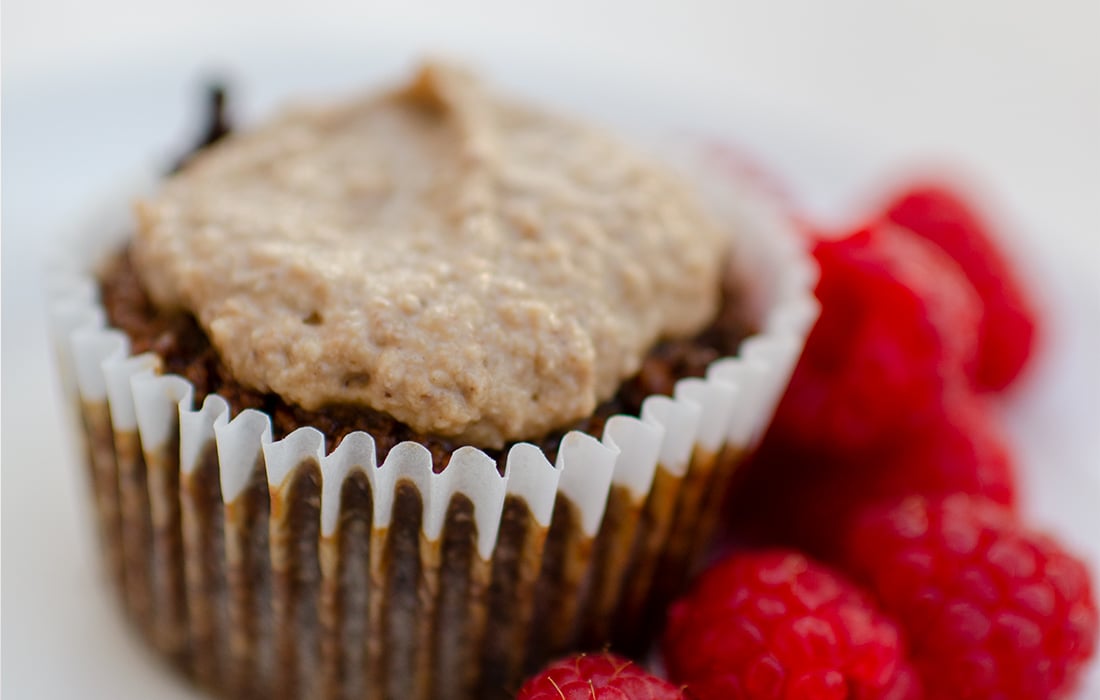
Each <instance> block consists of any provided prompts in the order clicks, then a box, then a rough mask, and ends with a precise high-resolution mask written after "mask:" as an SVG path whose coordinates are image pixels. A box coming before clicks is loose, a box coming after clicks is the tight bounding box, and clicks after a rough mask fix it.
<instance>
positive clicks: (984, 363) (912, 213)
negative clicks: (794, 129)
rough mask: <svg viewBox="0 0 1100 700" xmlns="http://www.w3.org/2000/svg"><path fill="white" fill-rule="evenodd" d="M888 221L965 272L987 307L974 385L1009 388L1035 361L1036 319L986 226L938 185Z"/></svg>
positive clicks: (890, 212)
mask: <svg viewBox="0 0 1100 700" xmlns="http://www.w3.org/2000/svg"><path fill="white" fill-rule="evenodd" d="M884 218H885V219H886V220H888V221H891V222H893V223H895V224H897V225H899V226H904V227H905V228H907V229H909V230H911V231H914V232H915V233H916V234H917V235H919V236H921V237H923V238H925V239H926V240H929V241H932V242H933V243H935V244H936V245H938V246H939V247H940V248H941V249H943V251H944V252H946V253H947V254H948V255H950V256H951V257H952V258H953V259H954V260H955V262H956V263H957V264H958V265H959V267H960V268H961V269H962V271H963V273H964V274H965V275H966V277H967V278H968V279H969V280H970V283H971V284H972V285H973V287H974V289H976V290H977V292H978V295H979V297H981V302H982V318H981V331H980V335H979V340H978V362H977V364H976V366H975V368H974V371H973V373H972V375H973V377H972V378H973V381H974V385H975V386H976V387H977V388H979V389H984V390H997V389H1003V388H1004V387H1006V386H1008V384H1009V383H1010V382H1012V380H1013V379H1014V378H1015V377H1016V376H1017V375H1018V374H1019V373H1020V371H1021V370H1022V369H1023V367H1024V365H1025V364H1026V362H1027V359H1028V357H1029V356H1030V355H1031V350H1032V346H1033V345H1034V340H1035V313H1034V311H1033V308H1032V304H1031V302H1030V300H1029V299H1028V298H1027V295H1026V294H1025V293H1024V289H1023V286H1022V285H1021V284H1020V282H1019V280H1018V279H1017V278H1016V276H1015V275H1014V274H1013V270H1012V268H1011V266H1010V265H1009V263H1008V261H1007V260H1006V259H1005V257H1004V255H1003V254H1002V253H1001V251H1000V250H998V248H997V246H996V244H995V243H994V239H993V237H992V236H991V235H990V234H989V230H988V228H987V227H986V225H985V223H984V222H983V221H982V220H981V219H980V218H979V217H978V215H977V214H976V213H975V212H974V211H973V210H972V209H971V208H970V207H969V206H967V205H966V204H965V203H964V202H963V201H962V200H961V199H960V198H959V197H958V196H957V195H956V194H954V193H952V192H951V191H949V190H947V189H945V188H943V187H941V186H938V185H932V184H928V185H920V186H917V187H913V188H911V189H910V190H908V191H907V192H905V193H903V194H902V195H900V196H899V197H898V198H897V199H895V200H894V202H893V203H892V204H890V206H889V207H887V208H886V212H885V215H884Z"/></svg>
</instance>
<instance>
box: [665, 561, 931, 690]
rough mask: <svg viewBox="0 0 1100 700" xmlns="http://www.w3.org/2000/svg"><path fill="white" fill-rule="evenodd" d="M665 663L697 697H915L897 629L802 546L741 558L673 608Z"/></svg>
mask: <svg viewBox="0 0 1100 700" xmlns="http://www.w3.org/2000/svg"><path fill="white" fill-rule="evenodd" d="M664 652H665V661H666V663H667V664H668V669H669V673H670V675H671V676H672V678H673V679H675V680H678V681H682V682H684V683H687V685H688V688H687V689H688V694H689V695H690V696H691V697H693V698H697V699H698V700H711V699H714V700H757V699H763V698H769V699H770V698H776V699H782V700H786V699H790V700H793V699H795V698H800V699H805V700H832V699H835V700H847V699H848V698H860V699H861V700H873V699H878V698H889V699H890V700H902V699H904V698H916V697H918V696H919V694H918V686H917V681H916V677H915V674H913V672H912V671H911V669H910V668H909V666H908V665H907V663H906V662H905V661H904V657H903V650H902V641H901V635H900V633H899V632H898V628H897V626H896V625H895V624H894V623H893V622H891V621H890V620H888V619H886V618H885V617H883V616H882V615H881V614H880V613H879V612H878V611H877V610H876V609H875V607H874V605H873V604H872V603H871V600H870V598H869V597H868V596H866V595H865V594H864V593H862V592H861V591H860V590H859V589H857V588H856V587H855V586H854V585H853V584H851V583H849V582H848V581H846V580H845V579H844V578H842V577H841V576H840V575H839V574H836V573H834V572H833V571H832V570H830V569H828V568H826V567H825V566H823V565H820V564H817V563H815V562H812V561H811V560H809V559H808V558H806V557H805V556H804V555H802V554H799V553H797V552H791V551H784V550H772V551H764V552H754V553H744V554H737V555H734V556H732V557H730V558H728V559H726V560H725V561H723V562H721V563H720V564H718V565H716V566H714V567H712V568H711V569H709V570H708V571H706V572H704V573H703V575H702V576H701V577H700V579H699V580H698V581H697V582H696V583H695V585H694V587H693V589H692V590H691V591H690V592H689V593H688V595H687V596H686V597H685V598H683V599H681V600H680V601H678V602H676V603H675V604H673V606H672V608H670V610H669V615H668V626H667V629H666V630H665V636H664Z"/></svg>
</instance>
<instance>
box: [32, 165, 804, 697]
mask: <svg viewBox="0 0 1100 700" xmlns="http://www.w3.org/2000/svg"><path fill="white" fill-rule="evenodd" d="M725 188H726V189H725V190H724V193H725V195H726V196H728V195H729V192H731V191H738V189H737V188H740V190H741V191H744V189H745V185H743V184H738V185H735V186H731V185H730V184H729V183H728V181H727V182H726V184H725ZM124 201H125V200H123V199H121V198H120V199H119V200H118V202H119V203H120V204H121V203H123V202H124ZM730 216H734V217H736V218H733V219H731V221H734V222H736V223H735V224H734V226H735V228H736V230H737V231H738V232H739V234H740V236H739V238H738V241H737V243H738V258H737V265H738V266H739V267H738V269H737V271H736V272H735V275H736V277H737V279H739V280H740V281H741V282H742V284H743V286H744V288H745V290H746V296H745V303H746V307H747V309H748V312H749V313H750V316H751V318H752V320H753V322H754V323H755V324H756V327H758V328H760V329H761V330H760V332H759V333H758V334H756V335H754V336H752V337H750V338H748V339H746V340H745V341H744V343H743V344H742V346H741V348H740V352H739V354H738V356H737V357H733V358H724V359H722V360H719V361H717V362H715V363H713V364H712V365H711V366H710V367H709V369H708V372H707V375H706V377H704V378H691V379H683V380H681V381H680V382H678V383H677V384H676V389H675V392H674V396H672V397H665V396H652V397H649V398H648V399H647V400H646V401H645V402H644V404H643V406H642V410H641V414H640V416H639V417H637V418H634V417H629V416H613V417H611V418H610V419H609V420H608V421H607V422H606V425H605V429H604V432H603V434H602V435H601V436H600V437H599V439H597V438H596V437H594V436H591V435H586V434H584V433H580V432H576V431H574V432H571V433H568V434H567V435H566V436H565V437H564V438H563V440H562V441H561V445H560V448H559V451H558V455H557V458H556V460H555V462H554V463H551V462H550V461H549V460H548V459H547V457H546V455H545V454H544V453H543V452H542V451H541V450H540V449H539V448H538V447H535V446H534V445H531V444H526V443H521V444H517V445H515V446H513V447H512V448H511V450H510V451H509V452H508V454H507V457H506V460H505V467H504V470H503V474H501V473H499V472H498V470H497V465H496V462H495V461H494V460H493V459H491V458H490V457H488V456H487V455H486V454H485V453H483V452H482V451H480V450H478V449H475V448H472V447H462V448H459V449H457V450H455V451H454V452H453V453H452V454H451V455H450V458H449V461H448V462H447V467H446V468H445V469H444V470H442V471H441V472H439V473H436V472H434V471H433V468H432V458H431V455H430V453H429V452H428V450H427V449H426V448H424V447H423V446H421V445H419V444H416V443H411V442H406V443H401V444H399V445H397V446H395V447H394V448H393V449H391V450H390V452H389V453H388V455H387V456H386V459H385V461H384V462H382V463H381V464H379V463H378V460H377V454H376V450H375V445H374V440H373V439H372V438H371V436H369V435H367V434H365V433H353V434H351V435H348V436H347V437H346V438H344V440H343V441H342V442H341V443H340V445H339V446H338V447H336V449H334V450H331V451H329V446H328V445H326V441H325V436H324V435H323V434H322V433H321V432H320V431H318V430H316V429H314V428H311V427H303V428H300V429H298V430H295V431H294V432H293V433H291V434H290V435H288V436H286V437H285V438H284V439H282V440H278V441H273V440H272V433H271V421H270V419H269V417H268V416H267V415H265V414H264V413H262V412H259V411H256V410H252V409H247V410H243V411H241V412H240V413H239V414H237V415H236V416H232V415H230V409H229V406H228V404H227V403H226V401H225V400H224V399H222V398H221V397H219V396H216V395H211V396H208V397H206V398H205V400H204V401H203V402H202V404H201V406H195V405H194V394H195V392H194V388H193V387H192V386H191V385H190V383H188V382H187V381H186V380H185V379H183V378H181V377H177V376H171V375H163V374H161V368H160V362H159V360H158V358H156V357H155V356H153V355H149V354H144V355H136V356H135V355H133V354H131V352H130V347H129V342H128V339H127V338H126V336H125V335H124V334H123V333H121V332H120V331H117V330H114V329H111V328H108V327H107V326H106V324H105V321H104V318H105V314H104V311H103V308H102V307H101V306H100V304H99V302H98V300H97V298H96V284H95V282H94V278H93V277H92V274H93V273H92V270H94V267H95V262H96V261H98V260H101V259H103V258H104V257H105V256H106V255H108V254H109V253H110V252H111V251H112V250H114V249H116V247H117V241H111V240H107V239H106V238H104V237H103V236H102V235H98V236H97V235H96V232H102V231H107V232H114V233H117V232H118V231H125V230H126V227H127V226H128V224H126V223H124V221H125V217H121V218H120V215H119V211H118V210H114V211H111V212H109V213H108V215H107V218H103V217H100V219H99V220H95V221H93V222H91V224H90V225H88V226H85V227H84V230H83V231H81V234H82V235H84V236H85V241H88V240H89V239H91V240H92V245H93V247H92V251H93V252H91V253H87V249H83V251H82V252H80V253H73V252H70V253H69V254H68V257H67V258H66V259H65V260H66V262H65V263H64V264H62V265H60V266H59V269H58V271H55V274H54V275H53V279H52V281H51V284H50V296H51V299H52V301H51V316H52V318H53V322H54V323H53V325H54V330H55V336H56V338H57V341H58V343H57V346H58V356H59V364H60V371H61V376H62V384H63V386H65V388H66V389H67V390H68V392H69V393H70V396H71V399H72V403H73V405H74V406H75V407H76V408H77V411H76V413H75V415H76V416H78V417H79V419H78V424H79V426H80V428H81V430H80V432H81V433H82V434H83V435H84V437H85V440H86V450H85V452H86V454H87V460H86V461H87V463H88V465H89V473H90V476H91V486H92V491H93V494H94V499H95V505H96V513H97V518H98V527H99V530H100V535H101V539H102V541H103V544H104V549H105V553H106V560H107V568H108V571H109V572H110V576H111V578H112V580H113V581H114V582H115V583H116V584H117V588H118V590H119V591H120V593H121V597H122V600H123V603H124V607H125V609H126V611H127V612H128V614H129V616H130V617H131V618H132V620H133V621H134V623H135V624H136V626H137V627H138V629H139V630H140V631H141V632H142V633H143V634H144V635H145V636H146V637H147V638H148V639H149V640H150V641H151V643H152V644H154V645H155V646H156V648H157V649H158V650H160V651H161V652H162V653H163V654H165V655H166V656H168V657H169V658H171V659H172V660H173V661H174V662H175V663H176V664H177V665H178V666H179V667H180V668H182V669H184V670H185V672H186V673H188V674H189V675H190V676H191V677H193V678H194V679H196V680H197V681H198V682H199V683H200V684H202V685H203V686H206V687H208V688H211V689H213V690H215V691H217V692H219V693H220V694H222V695H224V696H226V697H239V698H250V697H264V698H267V697H274V698H351V697H355V698H362V697H367V698H428V697H432V698H470V697H510V696H511V694H512V693H514V692H515V690H516V689H517V687H518V684H519V681H520V680H521V678H522V676H523V673H524V672H525V671H528V670H530V669H532V668H534V667H537V666H539V665H541V664H542V663H543V662H545V661H546V660H547V659H548V658H549V657H550V656H551V655H553V654H557V653H561V652H563V651H565V650H568V649H574V648H590V647H600V646H603V645H605V644H606V643H607V642H608V641H609V640H610V639H611V638H612V637H614V638H615V640H616V643H617V644H619V645H621V646H622V647H623V648H624V649H628V650H629V649H634V650H637V649H638V648H639V647H640V645H641V644H642V643H643V640H644V639H645V635H646V633H647V630H648V629H649V626H650V625H651V624H652V623H653V622H654V620H655V619H656V617H655V614H656V612H658V611H659V610H660V609H661V607H662V606H663V604H664V603H665V602H667V600H668V599H669V597H670V596H671V595H674V594H675V593H676V592H677V591H678V590H679V589H680V587H681V586H682V585H683V582H684V580H685V578H686V576H688V575H689V574H690V573H691V571H692V570H693V567H694V566H695V564H696V562H697V561H698V559H699V557H700V556H701V554H702V553H703V549H704V547H705V542H706V541H707V539H708V535H709V533H710V532H711V531H713V529H714V528H715V525H716V523H717V522H718V519H719V513H720V506H721V496H722V494H723V493H724V491H725V487H726V485H727V484H728V481H729V477H730V474H731V473H732V472H733V471H734V469H735V468H736V466H737V464H738V463H739V462H740V461H741V459H742V457H743V455H744V454H745V453H746V451H748V450H749V449H751V447H752V446H753V444H754V442H755V441H756V440H757V439H758V438H759V436H760V434H761V432H762V431H763V430H764V428H765V427H766V425H767V422H768V421H769V419H770V416H771V413H772V411H773V409H774V406H775V403H776V401H777V400H778V398H779V396H780V394H781V392H782V390H783V388H784V386H785V385H786V382H787V380H788V378H789V376H790V373H791V370H792V368H793V366H794V363H795V362H796V360H797V358H798V354H799V352H800V351H801V348H802V344H803V342H804V340H805V337H806V334H807V332H808V330H809V328H810V326H811V325H812V323H813V321H814V320H815V318H816V314H817V306H816V302H815V301H814V298H813V294H812V288H813V284H814V281H815V274H816V271H815V268H814V267H813V265H812V263H811V262H810V261H809V258H808V256H807V255H806V254H805V252H804V251H803V250H802V249H801V248H800V246H799V243H798V239H797V235H796V234H795V233H794V232H793V231H792V230H791V228H790V226H789V224H788V223H787V222H786V219H785V218H784V217H783V216H782V215H781V214H779V213H778V212H777V210H776V209H775V208H774V207H772V206H770V205H769V204H768V203H767V202H766V201H764V200H760V199H748V200H746V201H744V202H740V203H739V206H738V208H737V211H736V212H734V213H731V214H730ZM97 244H98V245H97ZM72 250H74V249H72V248H70V251H72ZM74 261H80V263H83V264H77V263H76V262H74Z"/></svg>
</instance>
